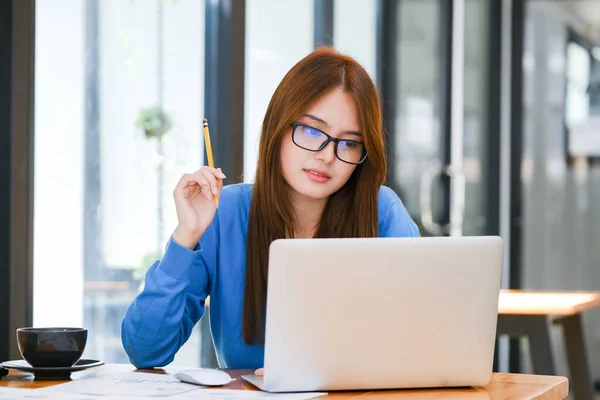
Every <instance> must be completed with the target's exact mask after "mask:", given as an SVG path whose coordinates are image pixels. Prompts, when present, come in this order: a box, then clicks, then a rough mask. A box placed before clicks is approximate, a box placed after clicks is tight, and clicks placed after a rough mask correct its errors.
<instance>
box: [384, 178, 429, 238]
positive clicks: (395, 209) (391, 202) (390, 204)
mask: <svg viewBox="0 0 600 400" xmlns="http://www.w3.org/2000/svg"><path fill="white" fill-rule="evenodd" d="M378 213H379V234H380V236H384V237H385V236H390V237H393V236H398V237H402V236H419V228H418V227H417V225H416V224H415V222H414V221H413V220H412V218H411V217H410V215H409V213H408V211H407V210H406V207H405V206H404V203H403V202H402V200H401V199H400V197H399V196H398V194H396V192H395V191H394V190H392V189H391V188H389V187H387V186H381V188H380V189H379V210H378Z"/></svg>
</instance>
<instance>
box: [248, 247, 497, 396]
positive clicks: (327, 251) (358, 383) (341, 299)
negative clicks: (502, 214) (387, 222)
mask: <svg viewBox="0 0 600 400" xmlns="http://www.w3.org/2000/svg"><path fill="white" fill-rule="evenodd" d="M502 260H503V241H502V239H501V238H500V237H497V236H480V237H422V238H364V239H363V238H357V239H281V240H276V241H274V242H273V243H272V244H271V247H270V250H269V277H268V295H267V311H266V330H265V357H264V377H258V376H255V375H243V376H242V377H243V378H244V379H245V380H247V381H248V382H250V383H252V384H253V385H255V386H257V387H258V388H259V389H261V390H263V391H267V392H308V391H336V390H369V389H400V388H432V387H462V386H484V385H485V384H487V383H488V382H489V381H490V380H491V376H492V368H493V357H494V344H495V338H496V323H497V317H498V295H499V291H500V280H501V271H502Z"/></svg>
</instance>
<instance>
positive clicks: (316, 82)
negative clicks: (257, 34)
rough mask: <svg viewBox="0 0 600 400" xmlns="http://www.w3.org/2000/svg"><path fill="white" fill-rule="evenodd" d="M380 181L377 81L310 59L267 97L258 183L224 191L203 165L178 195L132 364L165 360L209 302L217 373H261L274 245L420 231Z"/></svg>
mask: <svg viewBox="0 0 600 400" xmlns="http://www.w3.org/2000/svg"><path fill="white" fill-rule="evenodd" d="M385 175H386V156H385V149H384V140H383V133H382V119H381V109H380V104H379V98H378V94H377V90H376V88H375V86H374V84H373V82H372V81H371V79H370V78H369V76H368V74H367V72H366V71H365V70H364V69H363V68H362V67H361V66H360V65H359V64H358V63H357V62H356V61H355V60H353V59H352V58H350V57H346V56H343V55H339V54H338V53H336V52H334V51H333V50H331V49H328V48H321V49H318V50H316V51H314V52H313V53H311V54H310V55H308V56H307V57H305V58H304V59H303V60H301V61H300V62H299V63H298V64H296V65H295V66H294V67H293V68H292V69H291V70H290V71H289V72H288V73H287V75H286V76H285V77H284V78H283V80H282V81H281V83H280V84H279V87H278V88H277V89H276V91H275V93H274V94H273V97H272V99H271V102H270V104H269V107H268V109H267V112H266V115H265V119H264V121H263V126H262V135H261V139H260V148H259V157H258V167H257V171H256V178H255V183H254V185H249V184H239V185H229V186H226V187H223V179H225V175H224V174H223V172H222V171H221V169H213V168H209V167H202V168H200V169H199V170H198V171H196V172H194V173H192V174H186V175H184V176H183V177H182V178H181V180H180V181H179V183H178V184H177V186H176V187H175V190H174V193H173V196H174V199H175V205H176V210H177V218H178V221H179V224H178V227H177V230H176V231H175V233H174V234H173V235H172V237H171V238H170V240H169V242H168V244H167V247H166V250H165V254H164V256H163V258H162V259H161V260H160V261H157V262H155V263H154V264H153V265H152V266H151V267H150V269H149V270H148V272H147V274H146V281H145V287H144V290H143V291H142V293H140V294H139V295H138V296H137V298H136V299H135V300H134V302H133V303H132V304H131V306H130V307H129V309H128V311H127V313H126V315H125V318H124V320H123V324H122V341H123V346H124V347H125V350H126V352H127V354H128V355H129V357H130V360H131V362H132V363H133V364H134V365H135V366H136V367H138V368H148V367H160V366H164V365H166V364H168V363H170V362H171V361H172V360H173V358H174V356H175V353H176V352H177V351H178V350H179V348H180V347H181V346H182V345H183V344H184V343H185V341H186V340H187V339H188V338H189V336H190V333H191V331H192V328H193V327H194V325H195V324H196V322H197V321H198V320H199V319H200V317H202V314H203V312H204V301H205V299H206V298H207V296H209V295H210V313H211V315H210V322H211V331H212V335H213V340H214V345H215V348H216V353H217V358H218V362H219V365H220V366H221V367H225V368H259V367H262V365H263V357H264V345H263V342H264V339H263V338H264V332H263V329H264V320H265V306H266V290H267V272H268V268H267V262H268V249H269V245H270V243H271V242H272V241H273V240H275V239H278V238H328V237H336V238H342V237H377V236H381V237H391V236H395V237H399V236H418V235H419V232H418V229H417V227H416V225H415V224H414V222H413V221H412V220H411V218H410V216H409V215H408V213H407V212H406V210H405V208H404V206H403V204H402V202H401V201H400V199H399V198H398V196H396V194H395V193H394V192H393V191H392V190H391V189H389V188H387V187H384V186H382V184H383V183H384V181H385ZM214 195H219V203H218V210H217V207H216V203H215V201H214V200H213V196H214ZM306 291H307V295H309V293H310V288H307V289H306Z"/></svg>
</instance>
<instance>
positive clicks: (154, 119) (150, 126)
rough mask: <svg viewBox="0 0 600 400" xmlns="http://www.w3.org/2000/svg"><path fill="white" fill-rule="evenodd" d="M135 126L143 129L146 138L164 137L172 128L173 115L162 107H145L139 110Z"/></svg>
mask: <svg viewBox="0 0 600 400" xmlns="http://www.w3.org/2000/svg"><path fill="white" fill-rule="evenodd" d="M135 126H136V127H137V128H139V129H141V130H142V131H143V132H144V134H145V135H146V139H152V138H157V139H159V140H160V139H162V136H163V135H165V134H166V133H167V132H168V131H169V129H171V126H172V123H171V117H169V115H168V114H167V113H166V112H165V111H164V110H163V109H162V107H158V106H155V107H150V108H143V109H141V110H140V111H139V112H138V115H137V117H136V119H135Z"/></svg>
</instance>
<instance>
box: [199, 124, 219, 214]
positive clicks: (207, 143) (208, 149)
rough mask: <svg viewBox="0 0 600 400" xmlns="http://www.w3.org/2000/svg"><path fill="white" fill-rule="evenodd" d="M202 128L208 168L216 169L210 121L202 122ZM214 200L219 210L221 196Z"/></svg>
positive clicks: (214, 196)
mask: <svg viewBox="0 0 600 400" xmlns="http://www.w3.org/2000/svg"><path fill="white" fill-rule="evenodd" d="M202 127H203V128H204V146H205V147H206V155H207V157H208V166H209V167H211V168H214V167H215V161H214V160H213V154H212V146H211V145H210V133H209V132H208V120H207V119H206V118H204V119H203V120H202ZM213 198H214V200H215V204H216V206H217V208H219V196H217V195H213Z"/></svg>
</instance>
